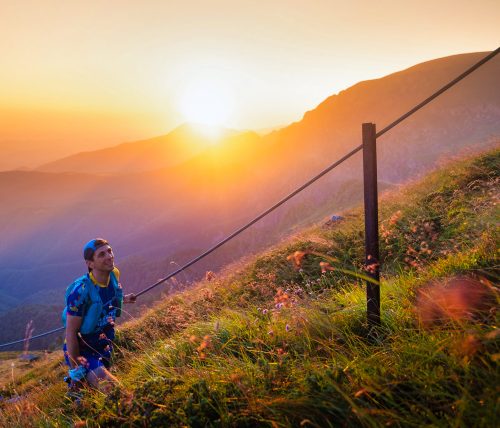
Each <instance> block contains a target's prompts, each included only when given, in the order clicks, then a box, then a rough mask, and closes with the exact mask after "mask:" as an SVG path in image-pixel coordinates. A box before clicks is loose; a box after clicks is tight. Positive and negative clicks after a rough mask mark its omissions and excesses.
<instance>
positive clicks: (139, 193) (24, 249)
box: [0, 53, 500, 336]
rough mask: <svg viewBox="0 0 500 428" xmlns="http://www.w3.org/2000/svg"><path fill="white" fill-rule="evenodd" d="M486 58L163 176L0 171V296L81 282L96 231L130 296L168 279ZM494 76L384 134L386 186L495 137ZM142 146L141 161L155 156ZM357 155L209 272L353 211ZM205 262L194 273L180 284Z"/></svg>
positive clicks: (450, 62) (333, 106) (372, 88)
mask: <svg viewBox="0 0 500 428" xmlns="http://www.w3.org/2000/svg"><path fill="white" fill-rule="evenodd" d="M483 56H484V54H483V53H474V54H466V55H457V56H453V57H448V58H441V59H438V60H434V61H429V62H427V63H424V64H420V65H417V66H415V67H412V68H410V69H408V70H405V71H402V72H399V73H395V74H392V75H390V76H387V77H385V78H382V79H376V80H372V81H368V82H361V83H360V84H358V85H355V86H353V87H352V88H349V89H347V90H345V91H343V92H341V93H340V94H338V95H335V96H332V97H329V98H328V99H327V100H325V102H323V103H322V104H320V106H318V107H317V108H316V109H315V110H313V111H311V112H308V113H307V114H306V115H305V116H304V118H303V120H302V121H300V122H298V123H295V124H292V125H290V126H289V127H287V128H284V129H282V130H280V131H276V132H273V133H271V134H269V135H268V136H265V137H263V138H260V139H256V137H255V135H254V134H252V133H248V134H238V135H234V136H230V137H228V139H227V140H226V141H225V142H223V143H222V144H220V145H215V146H212V147H210V148H208V149H206V150H203V151H202V152H200V153H198V154H197V155H193V156H191V157H190V158H189V159H187V160H184V161H182V162H180V163H179V164H176V165H175V166H170V167H169V168H163V169H155V170H153V171H142V172H136V173H123V171H120V174H119V175H112V176H102V175H95V174H85V173H42V172H5V173H0V198H1V200H2V204H1V205H0V234H1V236H2V239H1V240H0V290H1V291H2V292H3V293H4V294H7V296H8V297H9V298H12V299H14V300H13V301H16V302H18V303H19V304H22V303H23V299H24V298H25V297H26V296H29V295H31V294H33V284H37V290H38V291H39V292H40V294H38V295H39V296H41V297H43V296H44V295H47V296H52V295H53V294H52V293H51V291H57V290H64V289H65V287H66V285H67V282H68V281H70V280H71V278H73V277H77V276H79V275H80V274H81V269H82V262H81V254H80V253H81V249H80V246H81V243H83V242H86V241H87V240H88V239H90V238H91V237H93V236H96V235H102V236H105V237H107V238H108V239H109V240H110V241H111V242H112V243H113V245H114V246H115V249H116V252H117V258H118V263H119V266H120V267H121V268H122V269H123V271H124V275H125V276H126V277H127V278H133V280H131V281H130V282H129V283H128V284H127V285H128V287H129V289H131V290H138V289H140V288H142V287H145V286H146V285H148V283H149V282H154V281H155V280H156V279H157V278H158V275H160V276H163V275H164V274H166V273H168V272H169V271H171V268H172V263H178V264H182V263H183V262H187V261H188V260H189V258H188V257H187V255H188V254H189V255H196V254H197V253H200V252H202V251H203V250H205V249H207V248H208V247H210V246H211V245H213V244H215V243H216V242H218V240H220V239H221V238H222V237H224V236H225V235H227V234H229V233H231V232H232V231H233V230H234V229H236V228H237V227H239V226H241V225H242V224H244V223H246V222H247V221H249V220H250V219H252V218H253V217H254V216H255V215H257V214H259V213H260V212H261V211H263V210H264V209H266V208H268V207H269V206H270V205H271V204H273V203H274V202H276V201H277V200H279V199H280V198H282V197H283V196H284V195H286V194H288V193H289V192H290V191H292V190H293V189H295V188H296V187H297V186H298V185H300V184H302V183H303V182H304V180H305V179H308V178H310V177H311V176H312V175H313V174H316V173H317V172H318V171H320V170H321V169H323V168H324V167H325V166H326V165H329V164H330V163H332V162H333V161H335V160H337V159H338V158H339V157H340V156H341V155H344V154H345V153H346V152H347V151H349V150H351V149H352V148H353V147H355V146H357V145H358V144H359V143H360V129H361V123H362V122H363V121H367V120H370V121H374V122H376V124H377V126H378V128H379V129H380V128H381V127H382V126H384V125H386V124H387V123H389V122H390V121H392V120H394V119H395V118H397V117H398V116H399V115H400V114H402V113H404V112H405V111H406V110H407V109H408V108H410V107H412V106H413V105H414V104H416V103H417V102H419V101H421V100H422V99H423V98H425V97H426V96H428V95H430V94H431V93H432V91H434V90H436V89H438V88H439V87H441V86H442V85H443V84H445V83H447V82H448V81H449V80H450V79H452V78H453V77H455V76H456V75H458V74H459V73H460V72H462V71H463V70H464V69H466V68H467V67H468V66H470V65H471V64H473V63H474V62H475V61H477V60H478V59H479V58H481V57H483ZM499 75H500V61H499V59H498V58H495V59H493V60H492V61H491V62H490V63H488V64H486V65H485V66H484V67H482V68H480V69H479V70H478V71H477V72H475V73H474V74H472V75H471V76H469V77H468V78H467V79H466V80H464V81H463V82H461V83H460V84H459V85H457V86H456V87H454V88H452V89H451V90H450V91H449V92H447V93H445V94H444V95H442V97H440V98H438V99H437V100H435V101H434V102H433V103H431V104H430V105H429V106H427V107H425V109H423V110H422V111H420V112H418V113H416V114H415V116H413V117H411V118H410V119H408V120H407V121H405V122H404V123H402V124H401V125H399V126H398V127H397V128H395V129H394V130H392V131H391V132H390V133H388V134H387V135H384V136H383V137H382V138H381V139H380V140H379V142H378V153H379V160H378V164H379V178H380V180H381V182H383V183H384V185H385V186H389V185H391V184H392V185H394V184H397V183H401V182H402V181H404V180H407V179H409V178H413V177H415V176H418V175H419V174H423V173H424V172H425V171H427V170H429V169H431V168H435V167H436V166H437V165H439V162H440V161H441V160H442V159H443V158H449V157H450V156H455V155H456V154H457V153H460V152H461V151H462V150H472V151H474V150H479V149H481V148H482V147H484V146H486V145H487V144H488V143H489V141H490V138H494V137H495V136H496V137H497V138H498V136H499V135H500V128H499V127H500V107H499V106H500V85H498V84H497V83H498V82H497V81H498V76H499ZM494 141H495V140H494ZM496 141H498V139H497V140H496ZM139 146H140V147H142V149H141V150H143V151H142V152H141V153H142V154H141V156H146V153H148V156H149V158H151V159H152V160H151V162H153V163H154V162H156V161H158V162H160V163H161V162H163V161H164V159H165V158H164V157H161V156H159V155H158V153H157V152H154V151H152V152H148V151H147V150H146V149H144V147H143V146H141V145H140V144H139V145H138V147H139ZM180 150H181V153H184V154H185V153H186V152H185V151H182V150H184V148H182V147H181V148H180ZM188 150H190V148H189V149H188ZM183 156H184V155H182V156H180V157H179V158H178V159H180V158H182V157H183ZM149 158H148V159H149ZM174 158H176V155H175V156H174V155H173V156H172V159H174ZM103 159H107V160H108V161H109V159H108V157H103ZM360 159H361V156H360V155H356V156H355V157H354V158H352V159H350V160H349V161H347V162H346V163H345V164H343V165H341V166H340V167H339V168H337V169H336V170H335V171H333V172H332V173H331V174H328V175H327V176H325V177H324V178H322V179H321V180H320V181H319V182H318V183H316V184H315V185H314V186H312V187H311V188H309V189H308V190H307V191H306V192H303V193H302V194H300V195H298V196H297V197H295V198H294V199H292V200H291V201H290V202H289V203H288V204H286V205H285V206H283V207H282V208H280V209H279V210H278V211H276V212H275V213H273V214H272V215H270V216H269V217H267V218H265V219H263V220H262V221H261V222H259V223H258V224H257V225H256V226H255V227H253V228H252V229H251V230H249V231H247V232H245V234H244V235H242V236H241V237H240V238H238V240H236V241H235V242H234V243H233V244H232V246H230V247H225V248H221V249H220V250H218V251H217V252H216V253H214V255H212V256H211V258H209V259H208V260H207V264H209V265H210V266H211V268H212V269H217V268H219V267H220V266H222V265H223V264H225V263H227V262H229V261H232V260H236V259H238V258H239V257H241V256H243V255H246V254H248V253H252V252H255V251H258V250H259V249H261V248H263V247H265V246H266V245H269V244H270V243H272V242H275V241H276V240H279V239H282V238H283V237H284V236H287V234H289V233H290V231H291V230H294V228H296V227H297V225H298V224H305V223H307V222H309V224H310V223H311V222H314V221H318V220H320V219H321V218H322V217H324V216H326V215H330V214H334V213H339V212H341V211H342V210H344V209H346V208H349V207H351V206H353V204H356V203H357V202H358V201H360V200H361V197H362V193H361V191H360V189H361V182H362V181H361V180H362V174H361V166H360ZM110 163H111V164H112V163H113V162H112V161H110V162H108V163H107V164H108V165H109V164H110ZM84 164H85V163H84ZM138 164H140V162H138ZM116 165H121V166H120V168H122V167H123V168H125V169H126V168H128V166H127V165H126V163H123V164H120V163H116ZM150 166H151V165H150ZM79 167H81V165H79ZM311 207H315V209H314V210H313V209H311ZM62 264H63V265H64V267H63V268H61V265H62ZM26 266H29V268H26ZM205 267H206V266H203V267H200V268H194V269H193V270H191V271H190V272H189V277H190V278H189V279H193V278H197V277H199V276H200V275H202V274H203V272H204V270H205ZM20 271H23V273H22V274H19V272H20ZM40 303H43V302H40ZM45 303H52V302H51V301H47V302H45ZM26 316H27V317H29V314H26ZM28 320H29V319H27V320H26V321H28ZM1 334H2V333H1V332H0V336H1Z"/></svg>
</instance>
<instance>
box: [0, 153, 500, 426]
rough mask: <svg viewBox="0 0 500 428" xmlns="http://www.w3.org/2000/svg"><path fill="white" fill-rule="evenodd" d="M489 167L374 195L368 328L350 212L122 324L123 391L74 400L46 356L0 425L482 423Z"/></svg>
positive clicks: (13, 392) (21, 381) (493, 330)
mask: <svg viewBox="0 0 500 428" xmlns="http://www.w3.org/2000/svg"><path fill="white" fill-rule="evenodd" d="M499 166H500V150H495V151H492V152H489V153H486V154H483V155H481V156H479V157H476V158H473V159H465V160H462V161H460V162H455V163H453V164H450V165H448V166H446V167H443V168H441V169H440V170H439V171H437V172H435V173H433V174H431V175H430V176H428V177H427V178H426V179H425V180H423V181H422V182H419V183H416V184H412V185H409V186H406V187H405V188H403V189H400V190H399V191H397V192H395V191H393V192H391V193H388V194H386V195H385V196H383V197H382V198H381V201H380V223H381V225H380V230H381V238H382V242H381V258H382V260H381V262H382V275H383V278H382V286H381V294H382V327H381V328H380V329H379V331H378V332H377V333H376V334H374V335H371V336H369V335H368V334H367V333H368V330H367V325H366V322H365V317H366V315H365V295H364V287H363V282H362V280H361V277H362V276H363V274H364V272H363V268H362V261H363V217H362V210H361V208H360V209H357V210H353V211H350V212H348V213H346V215H345V219H344V220H342V221H340V222H337V223H334V224H332V225H322V226H318V227H316V228H313V229H309V230H307V231H305V232H303V233H302V234H300V235H296V236H294V237H292V238H290V239H289V240H287V241H286V242H282V243H280V244H279V245H276V246H275V247H274V248H272V249H270V250H268V251H267V252H265V253H263V254H260V255H259V256H258V257H256V258H254V259H253V260H249V261H246V262H245V263H241V264H240V265H238V266H232V267H228V268H227V269H226V272H224V273H223V274H220V275H218V276H216V277H215V278H212V279H211V280H210V281H209V280H208V279H207V280H206V281H203V282H201V283H199V284H198V285H197V286H196V287H195V288H194V289H192V290H189V291H186V292H184V293H182V294H179V295H176V296H173V297H171V298H169V299H168V300H166V301H164V302H162V303H161V304H159V305H158V306H157V307H155V308H154V310H151V311H150V312H149V313H148V314H146V315H145V316H144V317H142V318H141V319H138V320H135V321H132V322H129V323H127V324H126V325H125V326H124V327H123V328H122V329H121V330H120V332H119V336H118V340H117V343H116V348H117V350H118V352H117V355H116V366H115V371H116V374H117V375H118V376H119V378H120V379H121V382H122V388H121V389H120V390H119V389H116V390H115V391H114V392H113V393H112V394H111V395H109V396H104V395H103V394H101V393H98V392H95V391H86V392H85V394H84V399H83V402H82V404H81V405H80V406H76V405H75V404H74V403H72V402H70V401H69V400H68V399H66V398H65V385H64V384H63V383H62V382H60V381H59V380H60V379H61V378H62V375H63V371H64V369H63V368H62V367H61V366H60V365H58V363H54V362H51V363H47V365H46V366H45V367H44V368H40V367H36V368H34V369H33V371H32V372H29V373H27V374H25V375H24V376H22V377H19V378H18V379H15V382H14V383H11V384H10V385H8V386H6V387H5V388H4V389H3V391H2V392H1V395H2V396H3V397H5V399H4V400H3V401H2V404H0V405H1V412H0V425H2V426H29V425H34V426H67V425H68V424H70V423H72V422H74V423H76V424H77V425H79V426H128V425H132V426H199V427H201V426H249V427H250V426H269V427H286V426H316V427H325V426H368V427H370V426H383V425H385V426H422V425H428V426H429V425H432V426H464V427H470V426H484V427H488V426H493V425H494V424H495V420H497V417H498V405H499V402H498V398H497V397H498V392H499V387H498V385H500V376H499V370H498V361H499V359H500V343H499V338H500V334H499V330H498V329H497V327H496V326H498V323H499V315H498V313H497V307H498V297H499V294H498V287H497V282H498V281H497V280H498V275H499V272H498V266H497V265H498V261H497V258H498V248H499V246H498V238H499V237H498V218H499V209H498V196H499V188H498V184H499V180H500V177H499V170H500V168H499ZM311 209H313V207H311ZM320 263H322V264H321V265H320ZM325 263H328V264H325ZM322 270H324V271H325V272H324V273H322ZM7 398H11V401H14V402H13V403H8V402H6V399H7Z"/></svg>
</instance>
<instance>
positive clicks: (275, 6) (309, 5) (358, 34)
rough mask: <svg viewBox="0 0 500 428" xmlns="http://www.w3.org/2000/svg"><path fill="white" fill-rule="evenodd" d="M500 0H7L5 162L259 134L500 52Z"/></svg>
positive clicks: (0, 91)
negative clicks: (174, 136)
mask: <svg viewBox="0 0 500 428" xmlns="http://www.w3.org/2000/svg"><path fill="white" fill-rule="evenodd" d="M499 22H500V2H499V1H498V0H477V1H465V0H454V1H449V0H441V1H439V0H432V1H429V0H420V1H418V2H415V1H411V2H410V1H404V0H378V1H359V0H350V1H338V0H330V1H319V0H318V1H315V0H308V1H306V0H274V1H272V0H267V1H264V0H262V1H261V0H253V1H251V0H237V1H235V0H231V1H229V0H211V1H207V0H199V1H195V0H169V1H166V0H165V1H159V0H158V1H153V0H143V1H127V0H120V1H116V0H108V1H106V2H101V1H94V0H87V1H63V0H61V1H52V0H46V1H28V0H24V1H23V0H20V1H16V2H12V1H8V0H0V58H2V66H1V67H0V153H2V156H1V159H0V170H2V169H9V168H12V167H18V166H35V165H36V164H37V162H38V163H41V162H46V161H48V160H51V159H55V158H57V157H59V156H62V155H67V154H71V153H75V152H78V151H81V150H91V149H96V148H100V147H105V146H110V145H114V144H118V143H121V142H124V141H135V140H140V139H144V138H149V137H153V136H157V135H162V134H166V133H168V132H169V131H171V130H172V129H174V128H175V127H177V126H179V125H180V124H182V123H184V122H186V121H197V122H206V123H209V124H217V125H223V126H225V127H230V128H233V129H253V130H257V131H261V130H266V129H270V128H274V127H279V126H282V125H286V124H289V123H291V122H294V121H298V120H300V119H301V118H302V116H303V114H304V113H305V112H306V111H307V110H311V109H314V108H315V107H316V106H317V105H318V104H319V103H320V102H321V101H323V100H324V99H325V98H327V97H328V96H330V95H332V94H335V93H338V92H339V91H341V90H343V89H346V88H348V87H349V86H351V85H353V84H355V83H357V82H358V81H361V80H367V79H373V78H377V77H382V76H384V75H386V74H389V73H392V72H395V71H398V70H401V69H404V68H408V67H410V66H412V65H414V64H417V63H419V62H422V61H426V60H431V59H435V58H439V57H443V56H449V55H453V54H459V53H466V52H477V51H491V50H493V49H496V48H497V47H498V46H499V44H500V43H499V42H500V25H499V24H498V23H499Z"/></svg>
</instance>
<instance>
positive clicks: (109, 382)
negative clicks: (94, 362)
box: [86, 366, 119, 393]
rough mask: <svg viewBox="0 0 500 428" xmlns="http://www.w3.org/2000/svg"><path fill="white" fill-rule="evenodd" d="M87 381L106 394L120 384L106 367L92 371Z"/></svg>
mask: <svg viewBox="0 0 500 428" xmlns="http://www.w3.org/2000/svg"><path fill="white" fill-rule="evenodd" d="M86 379H87V382H88V383H89V384H90V386H92V387H94V388H96V389H99V390H101V391H102V392H106V393H107V392H109V391H110V390H111V388H112V387H113V386H115V385H118V384H119V382H118V379H117V378H116V377H115V376H113V375H112V374H111V373H110V372H109V371H108V370H107V369H106V368H105V367H104V366H99V367H96V368H95V369H93V370H90V371H89V373H88V374H87V377H86Z"/></svg>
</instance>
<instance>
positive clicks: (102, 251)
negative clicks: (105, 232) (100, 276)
mask: <svg viewBox="0 0 500 428" xmlns="http://www.w3.org/2000/svg"><path fill="white" fill-rule="evenodd" d="M87 265H88V267H89V268H91V269H92V270H93V271H101V272H107V273H109V272H111V271H112V270H113V269H114V268H115V255H114V254H113V249H112V248H111V247H110V246H109V245H107V244H106V245H103V246H102V247H99V248H98V249H97V250H96V251H95V253H94V257H93V259H92V260H87Z"/></svg>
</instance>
